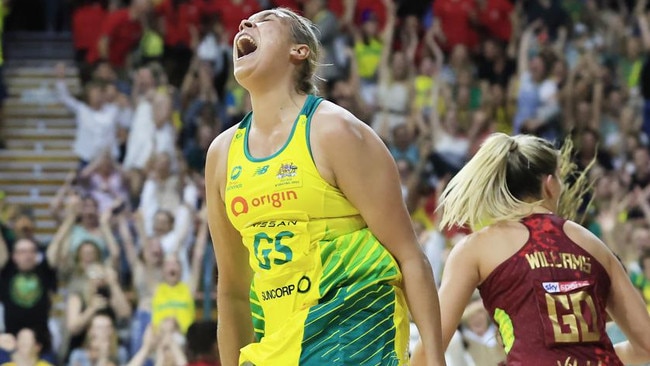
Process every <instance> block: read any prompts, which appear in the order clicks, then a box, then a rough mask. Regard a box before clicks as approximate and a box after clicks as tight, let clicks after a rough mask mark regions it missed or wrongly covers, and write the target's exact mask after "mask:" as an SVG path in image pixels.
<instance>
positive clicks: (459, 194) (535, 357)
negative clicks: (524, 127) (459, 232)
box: [413, 133, 650, 366]
mask: <svg viewBox="0 0 650 366" xmlns="http://www.w3.org/2000/svg"><path fill="white" fill-rule="evenodd" d="M560 160H561V159H560V154H559V152H558V151H557V150H556V149H555V147H554V146H553V144H552V143H551V142H549V141H547V140H544V139H542V138H539V137H536V136H532V135H517V136H508V135H506V134H504V133H495V134H492V135H490V137H488V139H487V140H486V141H485V142H484V143H483V145H482V146H481V148H480V149H479V151H478V152H477V153H476V155H474V157H473V158H472V159H471V160H470V161H469V162H468V163H467V164H466V165H465V167H464V168H463V169H461V171H460V172H458V174H456V175H455V176H454V177H453V178H452V179H451V181H450V182H449V184H448V185H447V187H446V188H445V190H444V192H443V193H442V196H441V197H442V200H441V205H440V207H441V208H442V220H441V222H440V226H441V227H447V226H451V225H457V226H463V225H469V226H470V227H471V228H472V230H473V234H470V235H468V236H467V237H465V238H464V239H463V240H462V241H461V242H460V243H458V244H456V245H455V246H454V248H453V249H452V251H451V253H450V254H449V257H448V259H447V263H446V264H445V269H444V273H443V276H442V284H441V287H440V308H441V315H442V340H443V346H445V347H446V346H447V345H448V344H449V342H450V340H451V338H452V335H453V334H454V333H455V331H456V329H457V326H458V323H459V321H460V319H461V317H462V315H463V309H465V307H466V306H467V304H468V302H469V300H470V298H471V296H472V293H473V292H474V291H475V290H476V289H477V288H478V290H479V292H480V294H481V297H482V299H483V303H484V306H485V308H486V309H487V310H488V311H489V313H490V315H491V316H492V318H493V320H494V321H495V323H496V324H497V325H498V326H499V332H500V334H501V340H502V342H503V346H504V350H505V352H506V354H507V358H506V364H507V365H512V366H520V365H526V366H548V365H580V366H583V365H593V366H599V365H602V366H605V365H607V366H623V365H624V364H642V363H646V362H649V361H650V316H649V314H648V311H647V309H646V306H645V303H644V302H643V300H642V299H641V296H640V295H639V293H638V292H637V290H636V289H635V288H634V286H633V285H632V283H631V282H630V279H629V278H628V276H627V273H626V272H625V269H624V268H623V266H622V265H621V263H620V262H619V260H618V258H617V257H616V256H615V255H614V253H613V252H612V251H611V250H610V249H609V248H608V247H607V246H606V245H605V244H604V243H603V242H601V241H600V239H598V237H596V236H595V235H593V234H592V233H591V232H589V231H588V230H587V229H586V228H584V227H583V226H581V225H579V224H577V223H575V222H572V221H570V220H566V219H564V218H562V217H560V216H559V214H557V212H558V211H559V208H560V204H559V202H560V196H561V194H562V191H563V183H562V180H561V177H560V173H559V172H560ZM609 316H611V318H612V319H613V320H614V321H615V322H616V324H617V325H618V326H619V327H620V329H621V330H622V331H623V333H625V335H626V337H627V339H628V341H625V342H621V343H618V344H616V347H614V346H613V345H612V342H611V340H610V339H609V337H608V335H607V333H606V329H605V323H606V322H607V320H608V318H609ZM414 353H415V355H414V359H413V365H415V366H417V365H420V364H422V363H418V362H417V361H418V360H417V358H418V357H421V356H422V353H421V351H420V350H419V347H416V350H415V352H414Z"/></svg>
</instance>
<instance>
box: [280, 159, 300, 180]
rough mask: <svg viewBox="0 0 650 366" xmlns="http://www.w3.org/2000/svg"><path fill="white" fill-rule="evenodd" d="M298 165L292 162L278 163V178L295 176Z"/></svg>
mask: <svg viewBox="0 0 650 366" xmlns="http://www.w3.org/2000/svg"><path fill="white" fill-rule="evenodd" d="M297 170H298V167H297V166H296V165H295V164H294V163H285V164H281V165H280V170H279V171H278V175H277V177H278V179H285V178H292V177H295V176H296V171H297Z"/></svg>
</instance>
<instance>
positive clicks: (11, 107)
mask: <svg viewBox="0 0 650 366" xmlns="http://www.w3.org/2000/svg"><path fill="white" fill-rule="evenodd" d="M30 111H31V112H30ZM4 112H5V115H6V114H9V115H11V114H14V113H16V114H29V113H34V112H38V113H51V114H53V115H63V116H72V113H71V112H70V111H68V109H67V108H66V107H65V106H64V105H63V104H60V103H57V102H54V103H47V104H36V103H31V102H27V101H22V100H18V99H16V100H14V101H13V102H12V103H7V104H6V105H5V107H4Z"/></svg>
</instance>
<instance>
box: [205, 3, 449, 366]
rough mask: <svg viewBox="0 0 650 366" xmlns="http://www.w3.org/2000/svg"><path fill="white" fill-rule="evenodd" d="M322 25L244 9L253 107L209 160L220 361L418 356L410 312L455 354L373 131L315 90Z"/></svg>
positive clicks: (240, 54) (390, 361) (440, 361)
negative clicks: (412, 352) (412, 345)
mask: <svg viewBox="0 0 650 366" xmlns="http://www.w3.org/2000/svg"><path fill="white" fill-rule="evenodd" d="M318 56H319V46H318V41H317V38H316V35H315V34H314V25H313V24H312V23H311V22H310V21H309V20H307V19H305V18H303V17H301V16H299V15H297V14H296V13H294V12H292V11H289V10H286V9H282V8H280V9H273V10H267V11H263V12H260V13H257V14H254V15H252V16H251V17H250V18H248V19H244V20H243V21H242V22H241V24H240V27H239V32H238V33H237V35H236V36H235V38H234V47H233V62H234V64H233V66H234V68H233V71H234V75H235V78H236V79H237V81H238V82H239V83H240V84H241V85H242V86H243V87H244V88H245V89H246V90H248V91H249V92H250V99H251V104H252V110H253V111H252V112H251V113H249V114H248V115H247V116H246V117H244V119H243V120H242V121H241V122H240V123H239V124H237V125H235V126H233V127H232V128H230V129H228V130H227V131H225V132H224V133H222V134H221V135H219V136H218V137H217V138H216V139H215V140H214V141H213V143H212V145H211V146H210V148H209V151H208V153H207V161H206V167H205V180H206V204H207V209H208V223H209V227H210V232H211V235H212V241H213V243H214V248H215V253H216V259H217V267H218V268H219V279H218V284H217V308H218V310H219V312H218V316H219V319H218V323H219V334H218V339H219V353H220V356H221V364H222V365H224V366H232V365H248V364H254V365H282V366H295V365H303V366H304V365H331V364H344V365H352V364H358V365H379V364H381V365H407V364H408V362H409V361H408V357H409V355H408V345H409V336H408V333H409V314H408V311H409V310H410V314H411V315H412V317H413V319H414V321H415V323H416V324H417V327H418V330H419V333H420V335H421V336H422V339H423V340H424V341H423V342H424V344H425V345H426V346H425V354H426V360H427V361H428V362H427V365H429V366H431V365H444V364H445V361H444V353H443V350H442V347H441V345H440V313H439V308H438V296H437V292H436V287H435V284H434V278H433V272H432V270H431V266H430V264H429V262H428V260H427V259H426V257H425V255H424V253H423V252H422V250H420V247H419V244H418V241H417V238H416V237H415V233H414V231H413V227H412V225H411V220H410V217H409V215H408V212H407V210H406V207H405V205H404V202H403V199H402V194H401V189H400V182H399V175H398V171H397V168H396V166H395V161H394V160H393V158H392V157H391V155H390V153H389V152H388V149H387V148H386V146H385V144H384V143H383V142H382V141H381V139H380V138H379V137H378V136H377V135H376V134H375V133H374V131H373V130H372V129H371V128H370V127H369V126H368V125H367V124H366V123H364V122H362V121H360V120H358V119H357V118H356V117H354V116H353V115H352V113H350V112H349V111H347V110H345V109H343V108H342V107H340V106H338V105H336V104H333V103H331V102H329V101H324V100H323V99H322V98H319V97H317V96H315V95H314V94H315V93H316V89H315V75H314V72H315V69H316V67H317V65H318Z"/></svg>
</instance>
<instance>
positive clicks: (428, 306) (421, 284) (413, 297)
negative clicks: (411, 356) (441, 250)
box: [400, 255, 445, 365]
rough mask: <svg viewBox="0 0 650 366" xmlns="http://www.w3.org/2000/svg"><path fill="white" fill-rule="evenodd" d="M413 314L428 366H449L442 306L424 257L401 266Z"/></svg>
mask: <svg viewBox="0 0 650 366" xmlns="http://www.w3.org/2000/svg"><path fill="white" fill-rule="evenodd" d="M400 268H401V270H402V276H403V279H404V291H405V294H406V301H407V302H408V307H409V311H410V312H411V316H412V317H413V320H414V321H415V324H416V325H417V327H418V331H419V333H420V338H421V339H422V344H423V346H424V354H425V359H426V365H445V358H444V350H443V349H442V336H441V330H440V303H439V301H438V292H437V291H436V286H435V282H434V279H433V271H432V270H431V265H430V264H429V261H428V260H427V259H426V257H424V255H422V257H421V258H415V259H413V260H410V261H408V262H406V263H400Z"/></svg>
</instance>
